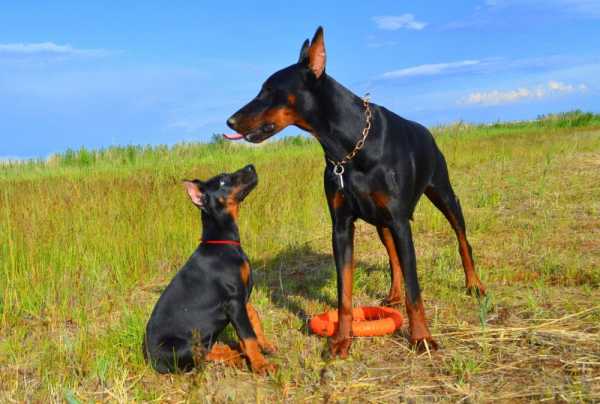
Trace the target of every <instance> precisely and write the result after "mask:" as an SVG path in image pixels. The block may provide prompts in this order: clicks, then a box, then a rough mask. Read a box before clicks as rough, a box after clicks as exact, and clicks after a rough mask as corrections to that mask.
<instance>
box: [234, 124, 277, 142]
mask: <svg viewBox="0 0 600 404" xmlns="http://www.w3.org/2000/svg"><path fill="white" fill-rule="evenodd" d="M275 129H276V127H275V124H272V123H265V124H264V125H262V126H261V127H259V128H257V129H254V130H252V131H249V132H246V133H244V134H240V133H230V134H223V136H224V137H225V139H228V140H240V139H244V140H247V141H248V142H252V143H260V142H262V141H264V140H266V139H267V138H269V137H271V136H272V135H274V134H275Z"/></svg>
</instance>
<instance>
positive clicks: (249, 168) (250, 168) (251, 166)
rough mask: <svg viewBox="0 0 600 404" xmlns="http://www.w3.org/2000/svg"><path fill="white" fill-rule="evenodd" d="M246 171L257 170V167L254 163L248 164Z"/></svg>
mask: <svg viewBox="0 0 600 404" xmlns="http://www.w3.org/2000/svg"><path fill="white" fill-rule="evenodd" d="M246 171H256V169H255V168H254V165H252V164H248V165H247V166H246Z"/></svg>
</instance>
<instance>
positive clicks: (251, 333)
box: [144, 165, 274, 373]
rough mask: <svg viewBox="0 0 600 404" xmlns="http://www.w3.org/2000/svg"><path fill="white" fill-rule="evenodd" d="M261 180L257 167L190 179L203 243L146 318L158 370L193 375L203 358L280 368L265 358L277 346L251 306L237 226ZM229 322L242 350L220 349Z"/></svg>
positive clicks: (147, 344) (148, 353)
mask: <svg viewBox="0 0 600 404" xmlns="http://www.w3.org/2000/svg"><path fill="white" fill-rule="evenodd" d="M257 182H258V177H257V175H256V171H255V170H254V167H253V166H252V165H249V166H247V167H244V168H242V169H241V170H239V171H236V172H235V173H233V174H221V175H218V176H216V177H214V178H211V179H210V180H208V181H206V182H202V181H200V180H194V181H184V184H185V186H186V189H187V192H188V194H189V196H190V198H191V199H192V202H193V203H194V204H195V205H196V206H197V207H198V208H200V210H201V216H202V243H201V244H200V245H199V246H198V248H197V249H196V251H195V252H194V254H193V255H192V256H191V257H190V259H189V260H188V262H187V263H186V264H185V265H184V266H183V268H182V269H181V270H180V271H179V272H178V273H177V275H175V278H173V280H172V281H171V283H170V284H169V286H167V288H166V289H165V291H164V292H163V294H162V295H161V296H160V298H159V299H158V302H157V303H156V306H155V307H154V311H153V312H152V316H151V317H150V320H149V321H148V325H147V327H146V335H145V337H144V356H145V357H146V359H148V360H149V361H150V363H151V364H152V366H153V367H154V368H155V369H156V370H157V371H159V372H161V373H166V372H175V371H188V370H191V369H192V368H193V367H194V366H197V365H198V364H199V362H202V361H203V360H214V361H224V362H227V363H229V364H231V365H236V366H239V364H240V362H241V356H240V355H241V354H243V355H244V356H245V357H246V358H247V359H248V361H249V363H250V366H251V368H252V370H253V371H254V372H257V373H265V372H271V371H273V370H274V366H273V365H272V364H270V363H269V362H267V361H266V359H265V358H264V357H263V355H262V354H261V350H263V351H266V352H273V351H274V347H273V345H272V344H270V343H269V342H268V341H267V340H266V339H265V336H264V334H263V331H262V326H261V324H260V319H259V318H258V314H257V313H256V310H254V308H253V307H252V306H251V305H250V304H249V303H248V300H249V298H250V293H251V292H252V272H251V270H250V264H249V263H248V258H247V257H246V255H245V254H244V251H243V250H242V247H241V246H240V242H239V239H240V238H239V231H238V227H237V224H236V220H237V217H238V209H239V204H240V203H241V202H242V200H243V199H244V198H245V197H246V196H247V195H248V194H249V193H250V191H252V189H254V187H255V186H256V184H257ZM230 321H231V323H232V324H233V326H234V328H235V331H236V333H237V335H238V337H239V339H240V347H237V348H236V349H232V348H230V347H228V346H226V345H223V344H215V340H216V338H217V336H218V335H219V333H221V331H223V329H224V328H225V326H226V325H227V324H229V322H230ZM240 351H241V352H240ZM207 352H208V353H207Z"/></svg>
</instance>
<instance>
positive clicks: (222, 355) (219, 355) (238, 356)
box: [205, 343, 244, 368]
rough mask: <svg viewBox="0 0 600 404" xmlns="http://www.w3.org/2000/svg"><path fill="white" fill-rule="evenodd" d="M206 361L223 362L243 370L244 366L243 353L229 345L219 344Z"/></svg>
mask: <svg viewBox="0 0 600 404" xmlns="http://www.w3.org/2000/svg"><path fill="white" fill-rule="evenodd" d="M205 359H206V360H207V361H211V362H223V363H225V364H226V365H227V366H232V367H236V368H241V367H242V366H243V365H244V360H243V358H242V352H241V351H239V350H236V349H234V348H231V347H230V346H228V345H225V344H221V343H217V344H214V345H213V346H212V349H211V350H210V352H209V353H207V354H206V357H205Z"/></svg>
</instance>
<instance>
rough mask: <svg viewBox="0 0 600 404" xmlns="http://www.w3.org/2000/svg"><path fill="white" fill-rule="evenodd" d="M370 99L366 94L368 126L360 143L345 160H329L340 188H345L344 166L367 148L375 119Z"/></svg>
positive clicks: (366, 119)
mask: <svg viewBox="0 0 600 404" xmlns="http://www.w3.org/2000/svg"><path fill="white" fill-rule="evenodd" d="M369 97H370V95H369V93H367V94H365V96H364V97H363V105H364V107H365V121H366V124H365V127H364V128H363V130H362V136H361V138H360V139H359V140H358V142H356V145H355V146H354V150H352V151H351V152H350V153H348V154H347V155H346V156H345V157H344V158H343V159H341V160H339V161H334V160H331V159H330V158H328V159H327V160H329V162H330V163H331V164H333V173H334V174H335V175H337V177H338V179H339V181H340V188H344V179H343V178H342V174H344V171H345V169H344V165H345V164H347V163H348V162H350V161H351V160H352V159H353V158H354V157H356V155H357V154H358V152H360V151H361V149H362V148H363V147H365V141H366V140H367V137H368V136H369V133H370V131H371V121H372V118H373V114H372V113H371V107H370V106H369Z"/></svg>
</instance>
